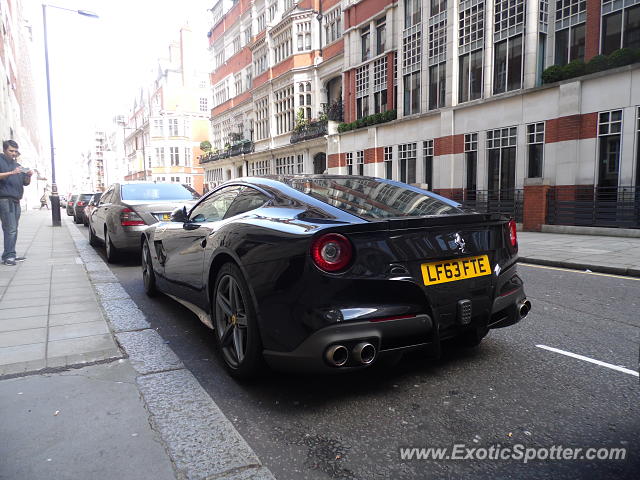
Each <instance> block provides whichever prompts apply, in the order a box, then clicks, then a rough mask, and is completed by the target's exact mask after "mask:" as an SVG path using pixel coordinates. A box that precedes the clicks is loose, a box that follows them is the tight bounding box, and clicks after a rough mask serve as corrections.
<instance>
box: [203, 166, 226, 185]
mask: <svg viewBox="0 0 640 480" xmlns="http://www.w3.org/2000/svg"><path fill="white" fill-rule="evenodd" d="M205 176H206V180H207V182H209V183H210V184H212V183H213V184H217V183H220V182H222V168H212V169H211V170H207V171H206V172H205Z"/></svg>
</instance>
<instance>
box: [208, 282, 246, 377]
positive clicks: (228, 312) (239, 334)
mask: <svg viewBox="0 0 640 480" xmlns="http://www.w3.org/2000/svg"><path fill="white" fill-rule="evenodd" d="M215 318H216V332H217V334H218V338H219V340H220V347H221V350H222V354H223V356H224V359H225V361H226V362H227V363H228V364H229V366H231V367H232V368H237V367H239V366H240V365H241V364H242V362H243V360H244V358H245V355H246V351H247V334H248V325H249V323H248V320H247V310H246V305H245V300H244V298H243V296H242V292H241V290H240V286H239V285H238V282H237V280H236V279H235V278H234V277H233V276H232V275H225V276H223V277H221V278H220V280H219V282H218V288H217V289H216V317H215Z"/></svg>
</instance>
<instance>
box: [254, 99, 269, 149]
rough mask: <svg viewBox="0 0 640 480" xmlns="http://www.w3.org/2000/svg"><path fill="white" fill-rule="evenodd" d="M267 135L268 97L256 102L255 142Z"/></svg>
mask: <svg viewBox="0 0 640 480" xmlns="http://www.w3.org/2000/svg"><path fill="white" fill-rule="evenodd" d="M269 136H270V135H269V97H268V96H266V97H262V98H261V99H260V100H257V101H256V140H263V139H265V138H268V137H269Z"/></svg>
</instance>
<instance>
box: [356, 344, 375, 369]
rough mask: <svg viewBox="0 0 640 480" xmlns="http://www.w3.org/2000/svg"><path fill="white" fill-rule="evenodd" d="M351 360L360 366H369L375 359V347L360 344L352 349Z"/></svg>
mask: <svg viewBox="0 0 640 480" xmlns="http://www.w3.org/2000/svg"><path fill="white" fill-rule="evenodd" d="M352 353H353V358H354V359H355V361H356V362H358V363H360V364H362V365H369V364H370V363H371V362H373V360H374V359H375V358H376V347H374V346H373V345H371V344H370V343H368V342H361V343H359V344H357V345H356V346H355V347H353V351H352Z"/></svg>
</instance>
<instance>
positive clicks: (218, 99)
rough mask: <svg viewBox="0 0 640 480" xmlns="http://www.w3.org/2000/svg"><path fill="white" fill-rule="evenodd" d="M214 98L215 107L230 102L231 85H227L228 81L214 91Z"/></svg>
mask: <svg viewBox="0 0 640 480" xmlns="http://www.w3.org/2000/svg"><path fill="white" fill-rule="evenodd" d="M213 98H214V101H215V106H218V105H221V104H223V103H224V102H226V101H227V100H229V85H228V84H227V81H226V80H225V81H224V82H220V83H219V84H218V85H217V86H216V87H215V88H214V89H213Z"/></svg>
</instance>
